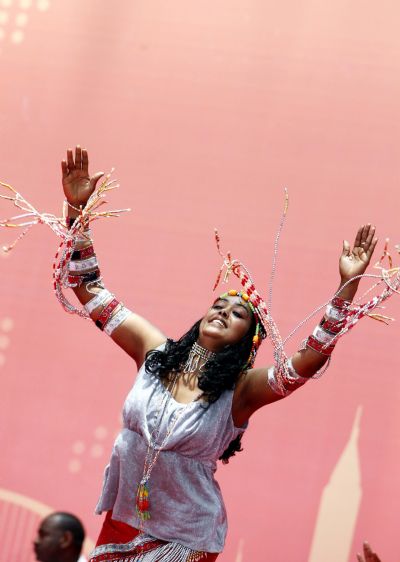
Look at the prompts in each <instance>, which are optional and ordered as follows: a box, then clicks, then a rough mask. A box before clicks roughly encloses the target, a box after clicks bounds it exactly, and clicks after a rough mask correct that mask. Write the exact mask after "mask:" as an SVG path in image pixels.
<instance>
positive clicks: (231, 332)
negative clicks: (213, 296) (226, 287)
mask: <svg viewBox="0 0 400 562" xmlns="http://www.w3.org/2000/svg"><path fill="white" fill-rule="evenodd" d="M252 321H253V314H252V312H251V310H250V307H249V306H248V304H246V302H245V301H244V300H243V299H242V298H241V297H239V296H229V295H227V296H223V297H220V298H219V299H217V300H216V301H215V302H214V304H213V305H212V307H211V308H210V309H209V310H208V311H207V313H206V315H205V316H204V318H203V319H202V321H201V323H200V328H199V339H198V343H199V344H200V345H201V346H202V347H205V348H206V349H209V350H210V351H215V352H218V351H221V350H222V349H223V348H224V347H225V346H227V345H232V344H235V343H237V342H239V341H240V340H241V339H242V338H243V337H244V336H245V335H246V334H247V332H248V331H249V329H250V326H251V324H252Z"/></svg>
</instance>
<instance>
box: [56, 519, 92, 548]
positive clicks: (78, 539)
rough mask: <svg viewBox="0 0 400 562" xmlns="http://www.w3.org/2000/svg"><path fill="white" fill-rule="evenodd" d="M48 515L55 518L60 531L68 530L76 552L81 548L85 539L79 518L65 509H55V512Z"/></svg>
mask: <svg viewBox="0 0 400 562" xmlns="http://www.w3.org/2000/svg"><path fill="white" fill-rule="evenodd" d="M49 517H51V518H53V517H54V518H57V526H58V527H59V528H60V529H61V530H62V531H64V532H65V531H69V532H70V533H71V534H72V538H73V544H74V546H75V548H76V550H77V552H80V551H81V550H82V544H83V541H84V540H85V529H84V528H83V525H82V522H81V521H80V519H78V517H76V515H73V514H72V513H68V512H66V511H56V512H55V513H51V514H50V515H49Z"/></svg>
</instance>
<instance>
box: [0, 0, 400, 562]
mask: <svg viewBox="0 0 400 562" xmlns="http://www.w3.org/2000/svg"><path fill="white" fill-rule="evenodd" d="M399 16H400V9H399V6H398V3H396V2H393V1H392V2H391V1H389V0H387V1H386V0H384V1H382V2H380V3H379V4H378V3H376V2H358V1H356V0H352V1H351V2H344V1H343V0H337V1H336V2H328V3H327V2H317V1H313V0H306V1H304V2H297V3H296V2H290V1H288V0H283V1H281V2H280V3H273V2H265V1H261V0H248V1H246V2H244V1H239V0H230V1H229V2H228V1H227V0H220V1H215V0H214V1H210V0H204V1H201V2H185V1H183V0H171V1H169V2H163V1H160V0H159V1H156V0H147V1H144V0H143V1H142V0H135V1H134V2H132V1H130V0H119V1H117V2H113V3H111V2H106V1H104V0H103V1H101V0H97V1H95V0H84V1H82V0H81V1H78V0H69V1H68V2H62V1H60V0H58V1H57V0H19V1H17V0H0V70H1V74H0V75H1V88H0V131H1V137H0V139H1V151H0V176H1V178H2V179H3V180H5V181H9V182H11V183H12V184H13V185H14V186H15V187H16V188H18V189H19V190H20V191H22V192H23V193H24V194H25V196H26V197H27V198H28V199H30V200H31V201H32V202H33V203H34V204H35V205H36V206H37V207H38V208H40V209H43V210H47V211H49V212H55V213H59V212H60V208H61V201H62V194H61V187H60V177H59V175H60V174H59V161H60V160H61V158H62V157H63V156H64V152H65V149H66V148H67V147H69V146H73V145H75V144H76V143H80V144H81V145H82V146H86V147H87V148H88V149H89V150H90V155H91V169H92V171H95V170H98V169H103V170H106V171H107V170H109V169H110V168H111V167H112V166H115V167H116V173H115V175H116V177H118V179H119V180H120V182H121V188H120V189H119V190H117V191H116V192H115V193H114V194H113V195H112V196H111V197H110V199H111V204H110V206H111V207H112V208H121V207H128V206H129V207H132V209H133V211H132V213H131V214H129V216H128V215H125V216H123V217H122V218H120V219H118V220H110V221H101V222H99V223H98V224H97V225H96V228H95V240H96V248H97V253H98V255H99V258H100V261H101V265H102V270H103V272H104V275H105V278H106V281H107V286H109V288H111V289H112V290H113V291H114V292H115V293H116V294H117V295H119V296H120V297H121V298H123V300H124V302H125V303H126V304H128V305H129V306H130V308H133V309H135V310H137V311H138V312H139V313H141V314H143V315H145V316H147V317H148V318H149V319H150V320H151V321H153V322H154V323H156V324H157V325H159V326H160V327H161V328H162V329H163V330H164V331H166V333H168V335H170V336H174V337H175V336H178V335H179V334H181V333H182V332H183V331H185V330H186V328H187V327H188V326H189V325H191V324H192V322H193V321H194V320H196V319H197V318H198V317H200V316H201V315H202V313H203V312H204V310H205V308H206V307H207V305H208V304H209V302H210V300H211V299H212V294H211V287H212V284H213V281H214V279H215V276H216V273H217V269H218V268H219V265H220V263H219V259H218V256H217V253H216V251H215V247H214V242H213V228H214V226H218V227H219V229H220V232H221V234H222V236H223V242H224V246H225V248H226V249H231V250H232V251H234V253H235V255H238V256H240V257H241V259H243V260H244V261H245V263H247V264H248V265H249V267H250V269H251V271H252V272H253V273H254V276H255V278H256V280H257V282H258V285H259V287H262V286H263V287H264V288H265V291H264V292H265V293H266V289H267V280H268V275H269V271H270V262H271V255H272V247H273V240H274V235H275V231H276V227H277V224H278V222H279V216H280V212H281V208H282V205H283V187H284V186H287V187H288V189H289V194H290V208H289V216H288V221H287V225H286V228H285V231H284V235H283V239H282V245H281V252H280V259H279V264H278V273H277V278H276V286H275V294H274V306H273V313H274V316H275V318H276V320H277V321H278V323H279V325H280V327H281V331H282V333H283V334H284V335H285V334H287V333H288V332H289V331H290V329H291V328H292V327H293V326H294V325H296V324H297V322H298V321H299V320H301V319H302V318H303V317H304V316H306V315H307V314H308V313H309V312H310V311H311V310H312V309H314V307H315V306H316V305H317V304H319V303H321V302H323V301H325V300H327V299H328V298H329V296H330V295H331V294H332V293H333V291H334V290H335V289H336V286H337V284H338V274H337V259H338V255H339V252H340V249H341V243H342V239H343V238H350V239H352V238H353V237H354V234H355V230H356V228H357V227H358V225H359V224H360V223H362V222H367V221H370V222H373V223H375V224H376V225H377V229H378V234H379V235H380V237H381V246H380V249H381V247H382V243H383V238H384V237H385V236H389V237H391V239H392V240H393V243H396V242H398V241H399V239H398V238H396V237H397V236H398V235H399V231H398V209H399V191H398V181H399V166H398V153H399V140H400V127H399V123H400V108H399V102H398V100H399V97H400V36H399V33H398V21H399ZM10 214H11V211H10V208H9V207H8V206H7V204H6V203H4V202H3V203H1V204H0V216H1V217H4V216H7V215H10ZM1 234H2V235H3V240H4V241H6V240H7V241H9V240H10V239H11V236H10V234H11V233H10V232H8V231H7V232H5V231H4V230H3V231H2V232H1ZM56 246H57V241H56V240H55V238H54V236H53V235H52V234H51V233H50V231H48V230H46V229H45V228H37V229H35V231H33V232H32V233H31V234H30V235H29V236H28V237H27V238H26V239H25V240H24V242H22V243H21V244H20V245H19V247H18V246H17V248H16V249H15V250H14V252H12V254H11V255H8V256H6V257H4V256H2V257H1V258H0V268H1V308H0V400H1V408H0V428H1V429H0V431H1V445H2V455H1V461H0V462H1V468H0V498H1V499H2V502H3V507H2V509H3V512H2V513H3V515H2V517H3V521H5V520H10V517H9V516H7V513H11V511H10V510H11V508H10V505H14V506H18V509H19V510H22V511H24V510H26V511H30V512H35V513H37V514H39V513H41V512H42V511H43V510H44V511H45V510H46V509H47V508H50V509H67V510H71V511H73V512H75V513H77V514H79V515H80V516H81V517H82V519H83V520H84V522H85V525H86V527H87V530H88V533H89V535H90V537H91V538H92V539H94V538H95V537H96V533H97V532H98V529H99V525H100V519H99V518H98V517H95V516H94V515H93V509H94V505H95V503H96V500H97V496H98V493H99V489H100V485H101V480H102V472H103V467H104V465H105V464H106V462H107V458H108V455H109V452H110V449H111V446H112V442H113V438H114V436H115V434H116V432H117V431H118V428H119V426H120V418H119V412H120V409H121V405H122V403H123V400H124V396H125V394H126V392H127V391H128V389H129V388H130V386H131V384H132V382H133V380H134V376H135V368H134V365H133V364H132V361H131V360H130V359H129V358H128V357H126V356H124V354H123V353H122V352H120V351H119V350H118V349H117V348H116V347H115V346H114V345H113V343H112V342H111V341H110V340H108V339H107V338H106V336H103V335H102V334H100V333H98V331H97V330H95V329H94V328H93V326H92V325H91V324H90V323H89V322H84V321H82V320H80V319H78V318H74V317H69V316H67V315H65V314H64V313H63V312H62V311H61V308H60V306H59V305H58V303H57V301H56V300H55V298H54V296H53V294H52V290H51V261H52V257H53V255H54V253H55V249H56ZM388 313H389V314H391V315H394V316H397V317H398V316H399V315H400V306H399V302H396V301H395V299H393V301H392V302H391V303H390V305H389V307H388ZM312 326H313V324H310V325H309V326H308V327H307V329H306V330H305V331H303V332H302V333H301V334H299V335H298V337H296V338H295V339H294V340H293V342H292V343H291V344H290V345H289V351H293V350H294V349H296V345H297V344H298V343H299V342H300V340H301V336H302V335H304V334H306V333H307V332H309V330H310V329H311V328H312ZM397 341H398V326H397V325H396V324H394V325H392V326H391V327H389V328H387V327H385V326H383V325H381V324H378V323H374V322H373V321H371V320H368V319H367V320H364V321H363V322H362V323H361V325H360V326H359V327H357V329H356V330H355V331H354V332H353V333H352V334H351V335H349V336H348V337H346V338H345V339H344V340H343V341H342V342H341V343H340V346H339V348H338V349H337V351H336V352H335V356H334V359H333V362H332V366H331V368H330V370H329V372H328V374H327V375H326V376H325V377H324V378H323V379H322V380H321V381H319V382H312V383H310V384H308V386H307V387H306V388H304V389H302V390H300V391H299V392H298V393H296V395H295V396H292V397H290V398H288V399H287V400H285V401H283V402H281V403H277V404H274V405H272V406H271V407H269V408H266V409H265V410H264V411H262V412H259V413H258V414H256V415H255V416H254V419H253V420H252V422H251V426H250V429H249V430H248V432H247V434H246V437H245V439H244V447H245V452H243V453H242V454H240V455H239V456H238V457H237V458H235V459H234V460H233V461H232V462H231V463H230V464H229V466H228V467H221V468H220V469H219V471H218V476H219V481H220V482H221V485H222V488H223V491H224V495H225V498H226V503H227V507H228V512H229V518H230V519H229V521H230V530H229V536H228V541H227V545H226V550H225V553H224V554H223V555H222V556H221V562H250V561H251V562H263V561H265V560H266V559H268V560H275V561H287V560H296V561H299V562H300V561H303V560H304V561H306V560H308V561H310V562H321V561H322V560H324V562H331V561H332V562H341V561H343V562H347V561H348V560H354V559H355V551H356V549H357V548H359V547H360V544H361V542H362V540H363V539H364V538H368V539H369V540H370V541H371V543H372V544H373V545H374V546H375V547H376V549H377V550H378V551H379V552H380V553H381V556H382V559H383V560H385V562H391V561H395V560H398V559H399V558H398V556H399V555H398V547H397V535H398V523H397V522H398V506H399V505H400V482H399V478H398V463H399V459H400V452H399V451H400V429H399V427H400V424H399V421H400V418H399V410H398V408H397V404H398V399H399V395H400V383H399V380H398V373H397V371H398V356H397V345H396V344H397ZM270 361H271V349H270V348H269V347H268V344H265V345H264V349H263V350H262V351H261V352H260V354H259V357H258V365H262V364H268V363H269V362H270ZM32 500H35V501H36V502H41V503H40V505H39V504H37V503H32ZM42 504H44V507H43V505H42ZM7 510H9V511H7ZM41 510H42V511H41ZM13 513H14V512H13ZM13 517H14V515H13ZM15 517H16V516H15ZM9 525H11V526H12V528H13V533H16V531H15V529H17V528H18V521H17V518H16V519H15V522H14V523H13V522H11V523H9ZM33 527H34V525H33V524H32V525H31V527H29V530H26V531H25V532H24V533H20V535H16V534H12V533H11V532H9V533H6V535H7V536H6V537H3V540H6V539H7V537H8V540H10V536H12V537H13V538H12V540H11V543H12V545H11V546H10V547H9V548H10V549H11V550H10V552H11V554H10V555H9V559H12V560H18V561H19V560H20V559H22V558H23V559H24V560H26V559H27V558H26V551H24V554H23V555H22V552H23V549H24V548H28V549H29V541H30V540H31V538H32V536H33V532H34V531H33ZM22 534H23V536H22ZM16 537H18V538H16ZM25 545H28V546H25ZM12 549H14V550H12ZM18 557H19V558H18Z"/></svg>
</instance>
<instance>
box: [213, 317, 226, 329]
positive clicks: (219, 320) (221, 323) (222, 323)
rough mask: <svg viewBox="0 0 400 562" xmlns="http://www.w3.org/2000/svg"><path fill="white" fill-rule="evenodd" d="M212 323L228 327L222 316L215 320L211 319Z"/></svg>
mask: <svg viewBox="0 0 400 562" xmlns="http://www.w3.org/2000/svg"><path fill="white" fill-rule="evenodd" d="M210 324H215V325H216V326H221V327H222V328H226V324H225V322H224V320H222V319H221V318H214V319H213V320H211V322H210Z"/></svg>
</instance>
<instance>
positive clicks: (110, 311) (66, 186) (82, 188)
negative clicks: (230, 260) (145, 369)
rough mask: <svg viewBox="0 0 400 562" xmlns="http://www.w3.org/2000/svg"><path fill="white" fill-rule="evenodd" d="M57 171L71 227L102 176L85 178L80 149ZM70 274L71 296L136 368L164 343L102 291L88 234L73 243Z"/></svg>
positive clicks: (84, 157)
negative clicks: (131, 360) (73, 294)
mask: <svg viewBox="0 0 400 562" xmlns="http://www.w3.org/2000/svg"><path fill="white" fill-rule="evenodd" d="M61 169H62V185H63V190H64V194H65V197H66V199H67V203H68V220H69V222H70V224H73V221H74V220H75V219H76V218H77V217H78V216H79V207H84V206H85V205H86V203H87V201H88V199H89V197H90V196H91V195H92V193H93V192H94V190H95V189H96V184H97V182H98V181H99V179H100V178H101V177H102V176H103V175H104V174H103V172H98V173H96V174H94V175H93V176H90V175H89V157H88V153H87V150H85V149H82V148H81V147H80V146H77V147H76V148H75V155H74V153H73V151H72V150H67V158H66V160H63V161H62V162H61ZM70 273H71V277H73V279H74V280H75V283H73V284H74V285H76V286H75V287H74V288H73V290H74V293H75V295H76V296H77V298H78V299H79V301H80V303H81V304H82V305H84V306H85V308H86V310H87V312H88V313H89V314H90V317H91V318H92V320H93V321H94V322H95V323H96V325H97V326H98V327H99V328H100V329H102V330H104V331H106V333H109V335H110V336H111V338H112V339H113V340H114V341H115V343H116V344H117V345H119V346H120V347H121V348H122V349H123V350H124V351H126V353H128V355H130V356H131V357H132V358H133V359H134V360H135V361H136V363H137V366H138V369H139V368H140V366H141V365H142V363H143V362H144V359H145V357H146V353H147V352H148V351H150V350H151V349H154V348H155V347H157V346H159V345H161V344H162V343H163V342H165V340H166V337H165V336H164V334H163V333H162V332H161V331H160V330H159V329H158V328H156V327H155V326H153V325H152V324H151V323H150V322H148V321H147V320H146V319H145V318H142V317H141V316H139V315H138V314H135V313H133V312H130V311H128V310H126V309H124V308H123V306H122V305H121V303H119V302H118V301H117V299H115V297H114V295H113V294H111V293H110V292H109V291H107V290H106V289H105V287H104V285H103V282H102V280H101V278H100V276H99V270H98V265H97V259H96V257H95V255H94V253H93V249H92V241H91V240H90V236H89V235H88V236H86V237H85V236H83V237H82V238H81V239H80V240H79V241H78V242H76V244H75V246H74V252H73V254H72V259H71V262H70ZM121 320H122V321H121Z"/></svg>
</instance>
